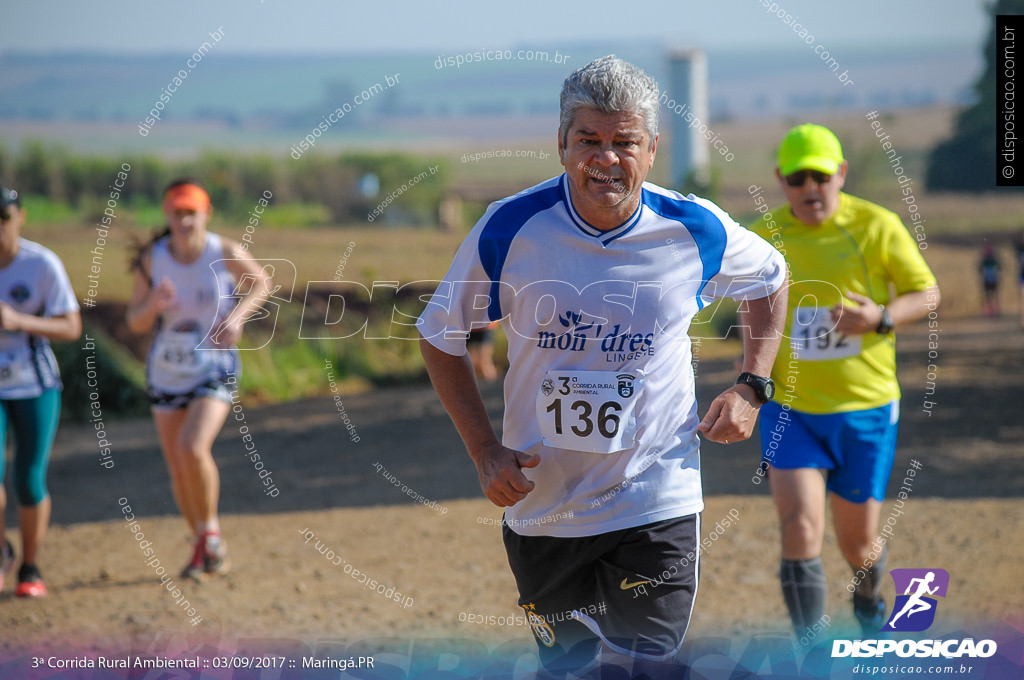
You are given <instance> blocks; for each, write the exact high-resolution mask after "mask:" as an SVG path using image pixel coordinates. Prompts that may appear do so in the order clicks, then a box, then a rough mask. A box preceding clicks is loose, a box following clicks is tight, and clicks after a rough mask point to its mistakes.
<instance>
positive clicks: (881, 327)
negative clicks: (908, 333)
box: [875, 305, 896, 335]
mask: <svg viewBox="0 0 1024 680" xmlns="http://www.w3.org/2000/svg"><path fill="white" fill-rule="evenodd" d="M878 308H879V309H880V310H882V318H881V320H880V321H879V322H878V328H876V329H875V332H876V333H878V334H879V335H888V334H889V333H892V329H893V328H895V327H896V324H894V323H893V322H892V314H890V313H889V310H888V309H886V308H885V305H878Z"/></svg>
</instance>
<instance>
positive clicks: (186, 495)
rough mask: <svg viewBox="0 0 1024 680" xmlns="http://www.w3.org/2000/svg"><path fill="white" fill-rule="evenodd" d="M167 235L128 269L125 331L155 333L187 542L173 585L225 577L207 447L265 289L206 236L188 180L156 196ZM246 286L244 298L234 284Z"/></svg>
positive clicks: (252, 266)
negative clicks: (189, 535) (190, 545)
mask: <svg viewBox="0 0 1024 680" xmlns="http://www.w3.org/2000/svg"><path fill="white" fill-rule="evenodd" d="M163 209H164V215H165V216H166V218H167V225H168V226H167V228H166V229H165V230H164V231H163V232H162V233H160V234H158V235H157V236H156V237H155V238H154V239H153V240H152V241H150V242H149V243H148V244H146V245H145V246H143V247H142V248H141V249H140V250H139V252H138V254H137V256H136V258H135V259H134V261H133V263H132V270H133V283H132V298H131V302H130V303H129V305H128V312H127V321H128V326H129V327H130V328H131V330H132V331H134V332H135V333H145V332H147V331H149V330H150V329H153V328H155V329H156V334H155V336H154V338H153V343H152V346H151V348H150V352H149V357H148V359H147V361H146V383H147V390H148V392H149V401H150V406H151V408H152V411H153V419H154V421H155V422H156V428H157V431H158V433H159V435H160V446H161V448H162V449H163V453H164V458H165V459H166V461H167V468H168V471H169V472H170V474H171V488H172V490H173V492H174V499H175V501H176V502H177V504H178V508H179V510H180V511H181V514H182V516H183V517H184V518H185V521H186V522H187V523H188V525H189V528H190V529H191V530H192V531H193V532H194V534H195V545H194V550H193V553H192V558H191V560H189V563H188V565H187V566H186V567H185V569H184V570H183V571H182V576H183V577H188V578H193V579H196V580H201V579H204V578H206V577H209V576H212V575H216V574H223V573H226V572H227V571H228V569H229V568H230V562H229V560H228V557H227V546H226V545H225V543H224V541H223V539H222V538H221V532H220V524H219V522H218V519H217V502H218V499H219V496H220V475H219V472H218V470H217V464H216V462H215V461H214V459H213V453H212V447H213V441H214V439H215V438H216V437H217V433H218V432H219V431H220V429H221V427H222V426H223V425H224V421H225V419H226V418H227V415H228V412H229V411H230V409H231V403H232V392H233V391H235V390H237V380H238V375H239V373H240V368H241V362H240V361H239V355H238V348H237V347H236V343H237V342H238V340H239V338H240V337H241V335H242V326H243V325H244V323H245V321H246V320H247V319H249V318H250V317H251V316H252V315H253V314H254V313H255V312H256V310H257V308H258V307H259V305H260V303H261V302H262V300H263V299H264V298H265V297H266V296H267V294H268V291H269V288H268V285H269V280H268V279H267V277H266V276H265V274H264V272H263V271H262V269H261V268H260V266H259V265H258V264H257V263H256V261H255V260H253V259H252V257H251V256H250V255H249V254H248V253H247V252H246V251H245V250H243V249H242V248H240V247H239V244H238V243H235V242H232V241H228V240H226V239H221V237H220V236H218V235H217V234H213V233H211V232H208V231H207V229H206V225H207V223H208V221H209V219H210V216H211V214H212V213H213V208H212V206H211V205H210V197H209V195H208V194H207V193H206V191H205V190H204V189H203V188H202V187H201V186H200V185H199V184H198V183H197V182H195V181H193V180H187V179H183V180H178V181H175V182H172V183H171V185H170V186H168V188H167V190H166V192H165V194H164V203H163ZM242 280H250V281H253V282H254V284H253V285H251V286H249V287H248V288H247V289H246V291H244V292H243V291H240V290H236V283H237V282H239V281H242Z"/></svg>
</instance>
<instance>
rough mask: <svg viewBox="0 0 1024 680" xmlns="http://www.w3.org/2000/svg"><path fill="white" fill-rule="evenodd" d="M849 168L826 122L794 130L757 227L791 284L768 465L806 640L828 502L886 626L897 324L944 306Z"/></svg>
mask: <svg viewBox="0 0 1024 680" xmlns="http://www.w3.org/2000/svg"><path fill="white" fill-rule="evenodd" d="M846 170H847V163H846V161H845V160H844V159H843V150H842V148H841V146H840V144H839V140H838V139H836V136H835V135H834V134H832V132H831V131H830V130H828V129H827V128H824V127H822V126H820V125H811V124H807V125H800V126H798V127H795V128H793V129H792V130H790V131H789V133H788V134H787V135H786V137H785V138H784V139H783V140H782V144H781V145H780V146H779V152H778V167H776V169H775V176H776V178H777V179H778V181H779V186H780V187H781V189H782V193H783V194H784V195H785V196H786V199H787V200H788V203H787V204H786V205H784V206H782V207H780V208H776V209H775V210H772V211H771V214H772V215H775V216H776V217H775V220H774V221H766V220H765V219H761V220H758V222H756V223H755V224H754V225H753V226H752V227H751V229H752V230H753V231H755V232H756V233H759V234H761V235H762V236H764V237H765V238H769V235H770V234H774V235H773V236H771V237H770V238H771V243H772V245H774V246H776V247H777V248H779V249H780V250H781V251H784V252H785V253H786V261H787V262H788V264H789V268H790V280H791V282H792V283H791V290H790V293H789V309H788V313H787V319H786V333H785V335H783V340H782V346H781V347H780V349H779V355H778V359H777V360H776V362H775V367H774V368H773V370H772V378H773V379H774V380H775V381H776V382H777V383H778V384H779V390H778V392H777V393H776V395H775V399H774V400H772V401H771V402H769V403H767V404H765V405H764V407H763V408H762V409H761V449H762V466H763V467H762V469H761V472H762V473H763V471H764V470H765V469H767V473H768V478H769V481H770V483H771V488H772V497H773V498H774V500H775V506H776V509H777V511H778V515H779V522H780V524H781V529H782V531H781V533H782V560H781V564H780V565H779V579H780V581H781V584H782V594H783V598H784V599H785V602H786V608H787V609H788V610H789V616H790V619H791V620H792V623H793V628H794V630H795V632H796V635H797V640H798V642H800V641H802V640H811V639H813V638H814V637H815V636H816V633H817V632H820V631H821V628H822V627H823V626H824V624H823V621H825V622H827V621H828V619H825V618H824V617H825V600H826V594H827V588H826V582H825V571H824V568H823V566H822V563H821V546H822V540H823V537H824V533H825V503H826V500H830V501H831V505H832V521H833V524H834V525H835V531H836V539H837V543H838V544H839V551H840V552H841V553H842V555H843V557H844V558H845V559H846V561H847V562H848V563H849V564H850V567H851V568H852V569H853V571H854V577H853V580H852V582H851V583H852V585H851V587H850V590H852V592H853V613H854V615H855V617H856V619H857V621H858V622H859V623H860V626H861V628H862V630H863V631H864V633H865V634H872V633H874V632H875V631H877V630H878V629H879V628H881V627H882V626H883V625H884V624H885V620H886V617H885V601H884V600H883V599H882V597H881V595H880V594H879V589H880V587H881V585H882V578H883V577H884V576H885V568H886V555H887V553H886V549H885V541H884V539H881V538H880V537H879V533H878V529H879V527H878V523H879V516H880V514H881V507H882V500H883V499H884V498H885V490H886V485H887V484H888V481H889V475H890V474H891V473H892V466H893V458H894V456H895V453H896V431H897V424H898V422H899V398H900V388H899V383H898V382H897V381H896V341H895V335H894V334H893V330H894V329H895V328H897V327H898V326H901V325H903V324H906V323H909V322H911V321H914V320H915V319H919V318H921V317H922V316H924V315H925V314H927V313H928V308H927V307H926V305H927V304H929V303H933V304H937V303H938V302H939V289H938V287H937V286H936V284H935V276H934V275H933V274H932V272H931V270H930V269H929V268H928V265H927V264H926V263H925V261H924V258H923V257H922V256H921V251H920V250H919V249H918V247H917V244H916V243H915V242H914V239H913V238H912V237H911V236H910V233H909V232H908V231H907V228H906V227H905V226H904V225H903V223H902V222H901V221H900V218H899V217H898V216H897V215H896V214H894V213H892V212H890V211H888V210H886V209H884V208H882V207H881V206H878V205H875V204H874V203H870V202H868V201H865V200H863V199H860V198H856V197H854V196H850V195H849V194H845V193H843V192H842V191H841V189H842V188H843V184H844V183H845V181H846ZM890 289H892V290H894V291H895V294H894V295H893V294H890ZM803 644H804V643H801V644H800V646H801V647H802V646H803Z"/></svg>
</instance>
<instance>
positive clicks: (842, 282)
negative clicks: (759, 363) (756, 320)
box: [750, 193, 935, 413]
mask: <svg viewBox="0 0 1024 680" xmlns="http://www.w3.org/2000/svg"><path fill="white" fill-rule="evenodd" d="M770 214H771V216H772V220H771V221H767V220H765V219H764V217H767V214H766V215H765V216H764V217H762V218H761V219H759V220H758V221H757V222H755V223H754V224H753V225H751V227H750V229H751V230H752V231H754V232H755V233H757V234H758V235H760V236H761V237H763V238H764V239H765V240H767V241H768V242H769V243H771V244H772V245H774V246H775V247H776V248H778V249H779V250H780V251H781V252H782V253H783V254H784V255H785V257H786V262H787V263H788V264H789V269H790V280H791V287H790V289H789V307H788V310H787V314H786V328H785V332H784V335H783V338H782V344H781V346H780V347H779V355H778V358H777V359H776V361H775V366H774V368H773V369H772V380H774V381H775V384H776V395H775V401H776V402H778V403H780V404H789V405H790V406H791V407H792V408H794V409H796V410H798V411H804V412H806V413H842V412H846V411H859V410H864V409H870V408H876V407H878V406H884V405H885V404H888V403H889V402H891V401H893V400H894V399H899V396H900V388H899V384H898V383H897V382H896V345H895V342H894V338H893V335H892V334H889V335H879V334H877V333H873V332H872V333H865V334H864V335H854V336H843V335H842V334H840V333H837V332H836V331H835V330H834V325H835V324H834V323H833V322H832V321H831V318H830V316H829V310H830V309H831V308H832V307H833V306H834V305H835V304H837V303H839V302H840V300H842V299H843V297H844V293H846V292H847V291H852V292H854V293H859V294H861V295H864V296H867V297H869V298H871V299H872V300H874V301H875V302H877V303H879V304H888V303H889V301H890V285H891V286H892V287H893V288H894V289H895V294H896V295H897V296H898V295H902V294H904V293H909V292H912V291H917V290H924V289H926V288H928V287H929V286H931V285H932V284H934V283H935V276H934V275H933V274H932V272H931V270H930V269H929V268H928V265H927V264H926V263H925V261H924V258H923V257H922V256H921V252H920V250H919V249H918V247H917V244H916V243H915V241H914V239H913V238H912V237H911V235H910V233H909V232H908V231H907V229H906V227H904V226H903V223H902V222H901V221H900V218H899V217H898V216H897V215H896V214H895V213H893V212H890V211H889V210H886V209H885V208H882V207H881V206H878V205H875V204H874V203H870V202H868V201H865V200H863V199H860V198H856V197H854V196H850V195H849V194H843V193H841V194H840V199H839V209H838V210H836V212H835V214H833V215H832V217H830V218H829V219H828V220H826V221H825V222H823V223H822V224H820V225H818V226H808V225H806V224H803V223H802V222H800V221H799V220H797V219H796V218H795V217H794V216H793V213H792V212H790V209H789V205H788V204H787V205H784V206H782V207H780V208H778V209H776V210H773V211H771V213H770ZM847 304H849V305H856V303H854V302H853V301H851V300H847ZM794 356H796V358H794Z"/></svg>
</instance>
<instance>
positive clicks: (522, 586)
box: [502, 514, 700, 670]
mask: <svg viewBox="0 0 1024 680" xmlns="http://www.w3.org/2000/svg"><path fill="white" fill-rule="evenodd" d="M502 534H503V537H504V539H505V550H506V552H507V553H508V562H509V566H510V567H511V568H512V573H513V575H514V576H515V579H516V585H517V586H518V588H519V606H520V607H522V608H523V609H524V611H525V612H526V616H527V618H528V620H529V621H530V625H531V627H532V628H533V633H534V637H535V638H536V639H537V644H538V647H539V650H540V659H541V663H543V664H544V666H545V667H547V668H549V669H552V670H554V669H558V668H561V669H566V670H569V669H574V668H582V667H583V666H585V665H587V664H588V663H590V662H591V661H592V660H593V659H594V658H595V657H596V656H597V653H598V650H599V649H600V643H601V642H602V641H603V642H604V643H605V644H607V645H608V646H609V647H611V648H612V649H613V650H615V651H617V652H619V653H623V654H628V655H630V656H633V657H635V658H639V659H645V660H648V661H663V660H665V659H668V658H671V657H672V656H674V655H675V654H676V653H677V652H678V651H679V648H680V646H681V645H682V643H683V636H684V635H685V634H686V629H687V626H688V625H689V623H690V612H691V611H692V609H693V600H694V596H695V595H696V593H697V577H698V568H699V567H698V565H699V562H700V553H699V550H698V547H699V542H700V539H699V535H700V515H699V514H695V515H688V516H686V517H678V518H675V519H669V520H665V521H662V522H655V523H654V524H646V525H644V526H639V527H632V528H629V529H622V530H620V531H613V532H609V533H606V534H598V535H596V536H582V537H579V538H556V537H553V536H521V535H519V534H517V533H515V532H514V531H512V530H511V529H509V528H508V527H507V526H505V527H503V529H502Z"/></svg>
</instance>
